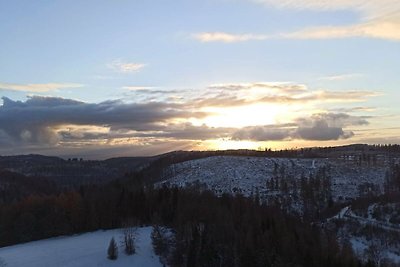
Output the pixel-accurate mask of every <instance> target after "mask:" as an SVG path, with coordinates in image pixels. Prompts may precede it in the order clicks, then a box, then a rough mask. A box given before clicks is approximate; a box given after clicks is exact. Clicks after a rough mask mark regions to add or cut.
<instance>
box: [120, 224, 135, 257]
mask: <svg viewBox="0 0 400 267" xmlns="http://www.w3.org/2000/svg"><path fill="white" fill-rule="evenodd" d="M136 231H137V228H136V227H125V228H124V229H123V234H124V240H123V244H124V247H125V253H126V254H127V255H133V254H135V252H136V248H135V239H136Z"/></svg>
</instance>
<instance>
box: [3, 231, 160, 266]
mask: <svg viewBox="0 0 400 267" xmlns="http://www.w3.org/2000/svg"><path fill="white" fill-rule="evenodd" d="M151 230H152V228H151V227H143V228H138V231H137V239H136V254H135V255H132V256H126V255H125V254H124V253H123V247H121V246H120V247H119V257H118V259H117V260H116V261H111V260H108V259H107V247H108V244H109V242H110V239H111V238H112V237H114V238H115V240H116V241H118V243H119V241H120V240H121V239H122V232H121V230H118V229H117V230H109V231H97V232H93V233H86V234H82V235H76V236H71V237H59V238H52V239H46V240H40V241H35V242H30V243H26V244H21V245H15V246H11V247H5V248H0V259H3V261H4V262H5V263H6V266H7V267H14V266H15V267H17V266H18V267H23V266H29V267H36V266H37V267H46V266H49V267H53V266H57V267H69V266H71V267H72V266H74V267H79V266H85V267H87V266H138V267H139V266H140V267H141V266H146V267H157V266H162V265H161V263H160V261H159V259H158V257H157V256H156V255H154V252H153V248H152V245H151V237H150V235H151Z"/></svg>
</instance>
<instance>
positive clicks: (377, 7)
mask: <svg viewBox="0 0 400 267" xmlns="http://www.w3.org/2000/svg"><path fill="white" fill-rule="evenodd" d="M251 1H252V2H256V3H261V4H265V5H269V6H274V7H278V8H285V9H298V10H307V9H308V10H317V11H321V10H323V11H335V10H349V9H351V10H355V11H358V12H361V13H363V14H365V15H368V16H369V15H372V14H374V15H376V14H387V13H390V12H391V11H392V10H395V7H398V6H399V2H398V1H397V0H280V1H275V0H251Z"/></svg>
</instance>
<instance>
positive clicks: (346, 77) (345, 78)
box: [319, 73, 364, 81]
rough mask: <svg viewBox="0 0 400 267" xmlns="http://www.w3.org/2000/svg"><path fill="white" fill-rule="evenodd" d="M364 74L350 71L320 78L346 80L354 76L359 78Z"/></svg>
mask: <svg viewBox="0 0 400 267" xmlns="http://www.w3.org/2000/svg"><path fill="white" fill-rule="evenodd" d="M362 76H364V75H363V74H361V73H348V74H338V75H331V76H325V77H321V78H319V80H326V81H344V80H349V79H354V78H359V77H362Z"/></svg>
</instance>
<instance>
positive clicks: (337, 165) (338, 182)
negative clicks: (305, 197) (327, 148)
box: [158, 156, 387, 200]
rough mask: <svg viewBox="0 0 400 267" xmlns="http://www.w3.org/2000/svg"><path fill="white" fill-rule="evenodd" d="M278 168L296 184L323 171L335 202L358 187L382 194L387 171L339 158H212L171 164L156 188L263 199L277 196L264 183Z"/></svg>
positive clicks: (352, 195)
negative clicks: (202, 190) (195, 189)
mask: <svg viewBox="0 0 400 267" xmlns="http://www.w3.org/2000/svg"><path fill="white" fill-rule="evenodd" d="M276 166H278V168H277V169H278V170H277V171H276V170H275V169H276ZM281 166H283V167H285V175H287V176H288V177H294V178H295V179H296V180H297V181H299V180H300V178H301V176H302V175H304V176H305V177H308V176H309V175H310V174H312V175H315V174H316V172H317V171H318V170H319V169H320V168H325V169H326V170H327V174H328V176H329V177H331V184H332V185H331V189H332V196H333V199H334V200H338V199H348V198H350V199H354V198H357V197H358V196H359V195H360V190H359V186H361V185H365V184H373V185H375V186H376V187H377V188H378V191H382V190H383V184H384V179H385V172H386V170H387V167H384V166H379V167H372V166H371V167H367V166H357V165H356V164H355V163H354V162H348V161H344V160H338V159H320V158H318V159H302V158H266V157H235V156H213V157H208V158H203V159H198V160H191V161H186V162H182V163H178V164H175V165H172V166H171V167H170V168H169V170H168V171H167V172H166V175H165V179H164V181H163V182H161V183H159V184H158V185H161V184H163V183H168V184H170V185H175V186H179V187H185V186H188V185H193V184H199V185H204V186H206V187H207V188H208V189H210V190H212V191H214V192H215V193H216V194H217V195H221V194H223V193H230V194H234V193H241V194H243V195H245V196H250V195H251V194H252V193H255V190H258V191H259V193H260V196H266V195H271V194H276V192H273V191H271V190H269V189H268V188H267V187H266V182H267V181H269V180H270V179H272V178H274V177H276V176H279V172H280V168H281Z"/></svg>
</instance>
